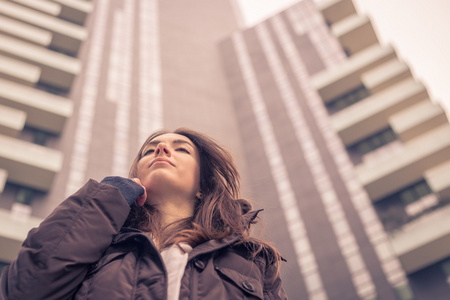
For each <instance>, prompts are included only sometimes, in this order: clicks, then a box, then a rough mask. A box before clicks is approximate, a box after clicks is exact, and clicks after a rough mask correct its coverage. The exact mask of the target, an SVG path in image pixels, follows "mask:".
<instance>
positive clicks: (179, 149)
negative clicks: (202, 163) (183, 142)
mask: <svg viewBox="0 0 450 300" xmlns="http://www.w3.org/2000/svg"><path fill="white" fill-rule="evenodd" d="M176 150H177V151H181V152H185V153H187V154H191V152H189V151H188V150H187V149H186V148H183V147H180V148H177V149H176Z"/></svg>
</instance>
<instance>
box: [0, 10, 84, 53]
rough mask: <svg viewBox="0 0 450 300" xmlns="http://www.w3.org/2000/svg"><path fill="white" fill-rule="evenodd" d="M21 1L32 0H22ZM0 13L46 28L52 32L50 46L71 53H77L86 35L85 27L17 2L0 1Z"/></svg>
mask: <svg viewBox="0 0 450 300" xmlns="http://www.w3.org/2000/svg"><path fill="white" fill-rule="evenodd" d="M23 3H33V2H32V1H23ZM51 10H53V9H51ZM0 14H1V15H3V16H5V17H7V18H11V19H14V20H16V21H19V22H23V23H26V24H30V25H32V26H36V27H38V28H41V29H45V30H48V31H49V32H51V34H52V40H51V44H50V46H51V47H53V48H56V49H59V50H62V51H65V52H67V53H69V54H71V55H76V54H77V53H78V50H79V49H80V46H81V43H82V42H83V41H85V40H86V39H87V36H88V34H87V30H86V28H84V27H82V26H80V25H77V24H73V23H71V22H67V21H65V20H62V19H59V18H58V17H55V16H51V15H49V14H47V13H42V12H39V11H37V10H35V9H31V8H27V7H25V6H22V5H20V4H18V3H13V2H10V1H0Z"/></svg>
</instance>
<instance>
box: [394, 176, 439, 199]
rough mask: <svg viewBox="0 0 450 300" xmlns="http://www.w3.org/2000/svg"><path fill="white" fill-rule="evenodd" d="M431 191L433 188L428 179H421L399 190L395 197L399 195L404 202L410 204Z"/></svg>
mask: <svg viewBox="0 0 450 300" xmlns="http://www.w3.org/2000/svg"><path fill="white" fill-rule="evenodd" d="M431 193H432V192H431V189H430V187H429V186H428V184H427V183H426V181H425V180H421V181H419V182H417V183H415V184H413V185H411V186H409V187H407V188H406V189H404V190H402V191H400V192H398V193H397V194H396V195H395V197H399V198H400V200H401V201H402V202H403V204H405V205H408V204H411V203H413V202H415V201H417V200H419V199H421V198H422V197H424V196H426V195H428V194H431Z"/></svg>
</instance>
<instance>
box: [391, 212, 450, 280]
mask: <svg viewBox="0 0 450 300" xmlns="http://www.w3.org/2000/svg"><path fill="white" fill-rule="evenodd" d="M449 216H450V206H449V205H447V206H445V207H443V208H441V209H439V210H435V211H433V212H431V213H428V214H426V215H424V216H422V217H421V218H419V219H417V220H416V221H414V222H412V223H409V224H407V225H405V226H404V227H402V228H401V229H400V230H399V231H397V232H395V233H394V234H392V235H391V236H390V240H391V245H392V248H393V250H394V253H395V254H396V255H397V257H398V258H399V260H400V262H401V263H402V265H403V268H404V270H405V271H406V272H407V273H408V274H411V273H413V272H415V271H418V270H420V269H423V268H425V267H427V266H429V265H431V264H433V263H435V262H438V261H439V260H441V259H444V258H446V257H448V256H449V255H450V248H449V247H448V245H450V222H448V218H449Z"/></svg>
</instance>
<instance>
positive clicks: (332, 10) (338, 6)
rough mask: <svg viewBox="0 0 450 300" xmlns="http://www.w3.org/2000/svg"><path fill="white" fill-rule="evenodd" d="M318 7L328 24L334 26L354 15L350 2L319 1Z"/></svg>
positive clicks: (353, 8) (344, 0)
mask: <svg viewBox="0 0 450 300" xmlns="http://www.w3.org/2000/svg"><path fill="white" fill-rule="evenodd" d="M318 7H319V10H320V11H321V13H322V15H323V16H324V18H325V20H326V21H327V22H328V23H329V24H334V23H336V22H338V21H340V20H342V19H344V18H346V17H348V16H350V15H353V14H355V13H356V10H355V7H354V6H353V2H352V0H326V1H320V2H319V3H318Z"/></svg>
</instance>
